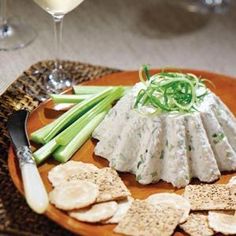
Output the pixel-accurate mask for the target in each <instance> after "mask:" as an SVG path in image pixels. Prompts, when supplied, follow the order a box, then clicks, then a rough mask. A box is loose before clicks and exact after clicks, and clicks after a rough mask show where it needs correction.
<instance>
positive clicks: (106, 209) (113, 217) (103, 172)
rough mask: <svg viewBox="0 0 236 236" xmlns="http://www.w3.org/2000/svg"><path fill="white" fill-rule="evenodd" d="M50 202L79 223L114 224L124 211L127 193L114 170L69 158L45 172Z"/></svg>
mask: <svg viewBox="0 0 236 236" xmlns="http://www.w3.org/2000/svg"><path fill="white" fill-rule="evenodd" d="M48 178H49V180H50V182H51V183H52V185H53V187H54V188H53V190H52V191H51V192H50V193H49V200H50V202H51V203H52V204H53V205H55V206H56V207H57V208H59V209H61V210H64V211H67V212H68V214H69V215H70V216H71V217H73V218H75V219H77V220H79V221H83V222H89V223H98V222H102V223H118V222H119V221H120V219H121V218H122V217H123V215H124V214H125V213H126V211H127V210H128V208H129V206H130V204H131V202H132V199H131V197H130V192H129V190H128V189H127V187H126V186H125V185H124V183H123V182H122V180H121V178H120V177H119V175H118V174H117V172H116V171H115V170H113V169H111V168H109V167H108V168H102V169H98V168H97V167H96V166H95V165H93V164H87V163H83V162H78V161H69V162H67V163H65V164H60V165H58V166H56V167H54V168H53V169H52V170H51V171H50V172H49V174H48Z"/></svg>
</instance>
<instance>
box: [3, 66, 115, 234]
mask: <svg viewBox="0 0 236 236" xmlns="http://www.w3.org/2000/svg"><path fill="white" fill-rule="evenodd" d="M52 66H53V62H52V61H43V62H39V63H37V64H35V65H33V66H31V67H30V68H29V69H28V70H27V71H24V72H23V74H22V75H21V76H20V77H19V78H18V79H17V80H16V81H15V82H14V83H13V84H12V85H11V86H10V87H9V88H8V89H7V91H6V92H5V93H4V94H3V95H1V97H0V154H1V157H0V236H3V235H4V236H5V235H7V236H9V235H13V236H14V235H20V236H31V235H34V236H38V235H45V236H47V235H53V236H54V235H55V236H64V235H65V236H67V235H72V234H71V233H70V232H68V231H66V230H65V229H62V228H61V227H60V226H58V225H56V224H55V223H54V222H52V221H50V220H49V219H47V218H46V217H45V216H43V215H38V214H35V213H34V212H32V211H31V209H30V208H29V207H28V206H27V204H26V202H25V199H24V198H23V197H22V196H21V195H20V194H19V192H17V190H16V188H15V186H14V185H13V182H12V181H11V178H10V176H9V172H8V168H7V153H8V148H9V136H8V133H7V130H6V122H7V119H8V116H9V115H10V114H11V113H12V112H13V111H14V110H19V109H21V108H27V109H28V110H29V111H32V110H33V109H34V108H36V107H37V106H38V105H39V100H38V99H37V96H38V95H46V91H45V89H44V87H43V85H42V84H43V83H42V81H43V74H45V73H47V71H48V69H49V68H52ZM62 66H63V68H64V69H65V70H66V71H68V73H69V74H70V75H71V76H72V78H73V79H74V80H75V83H80V82H82V81H88V80H92V79H95V78H98V77H101V76H104V75H107V74H111V73H113V72H118V70H115V69H109V68H105V67H99V66H93V65H89V64H82V63H78V62H71V61H63V62H62Z"/></svg>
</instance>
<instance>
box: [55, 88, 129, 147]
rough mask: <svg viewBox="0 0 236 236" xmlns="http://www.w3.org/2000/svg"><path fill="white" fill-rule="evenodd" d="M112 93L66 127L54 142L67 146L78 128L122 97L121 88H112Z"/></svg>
mask: <svg viewBox="0 0 236 236" xmlns="http://www.w3.org/2000/svg"><path fill="white" fill-rule="evenodd" d="M113 91H114V92H113V93H111V94H110V95H109V96H107V97H106V98H104V99H103V100H102V101H101V102H99V103H98V104H97V105H96V106H94V107H93V108H92V109H91V110H89V111H88V112H87V113H85V114H84V115H83V116H82V117H80V118H79V119H78V120H77V121H75V122H74V123H73V124H72V125H71V126H70V127H68V128H67V129H66V130H64V131H63V132H61V133H60V134H59V135H58V136H57V138H56V142H57V143H58V144H60V145H67V144H68V143H69V142H70V141H71V139H72V138H73V137H74V135H76V130H77V129H78V127H81V128H83V126H84V125H85V124H86V123H88V121H89V120H90V119H92V118H93V117H95V116H96V115H97V114H99V113H101V112H103V111H104V110H106V109H107V108H108V107H110V106H111V105H112V103H113V102H114V101H115V100H117V99H119V98H120V97H121V96H122V95H123V92H124V90H123V88H121V87H120V88H119V87H118V88H114V89H113Z"/></svg>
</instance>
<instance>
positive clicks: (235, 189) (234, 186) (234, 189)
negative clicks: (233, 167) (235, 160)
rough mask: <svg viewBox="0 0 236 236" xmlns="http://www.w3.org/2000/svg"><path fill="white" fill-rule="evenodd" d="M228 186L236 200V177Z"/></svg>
mask: <svg viewBox="0 0 236 236" xmlns="http://www.w3.org/2000/svg"><path fill="white" fill-rule="evenodd" d="M227 186H228V187H229V189H230V193H231V194H232V196H233V197H234V198H236V176H233V177H232V178H231V179H230V180H229V182H228V183H227Z"/></svg>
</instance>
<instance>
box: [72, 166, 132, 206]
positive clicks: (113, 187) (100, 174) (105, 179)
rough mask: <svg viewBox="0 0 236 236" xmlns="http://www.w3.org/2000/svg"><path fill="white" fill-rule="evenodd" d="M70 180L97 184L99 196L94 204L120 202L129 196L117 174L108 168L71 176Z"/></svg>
mask: <svg viewBox="0 0 236 236" xmlns="http://www.w3.org/2000/svg"><path fill="white" fill-rule="evenodd" d="M71 180H86V181H89V182H92V183H95V184H97V185H98V186H99V195H98V197H97V200H96V202H106V201H112V200H122V199H126V198H127V197H128V196H130V195H131V194H130V192H129V190H128V189H127V187H126V186H125V184H124V183H123V181H122V180H121V178H120V177H119V175H118V174H117V172H116V171H115V170H113V169H112V168H110V167H106V168H102V169H98V170H97V171H87V172H83V173H79V174H76V175H74V176H71V178H70V179H69V181H71Z"/></svg>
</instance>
